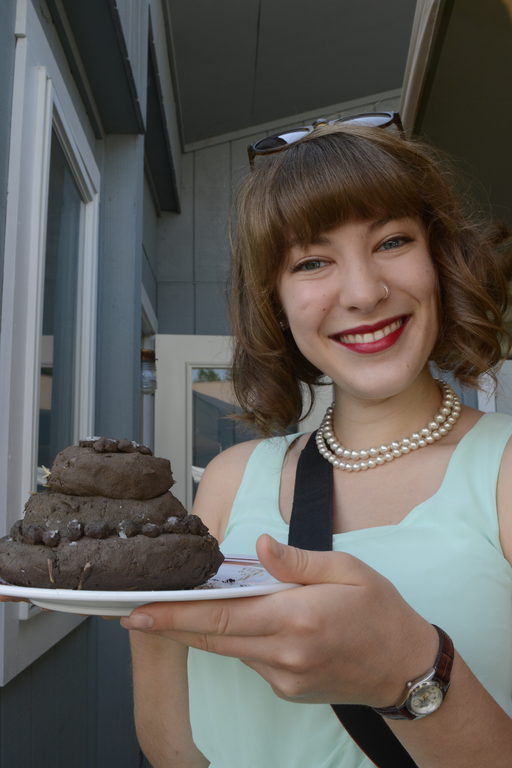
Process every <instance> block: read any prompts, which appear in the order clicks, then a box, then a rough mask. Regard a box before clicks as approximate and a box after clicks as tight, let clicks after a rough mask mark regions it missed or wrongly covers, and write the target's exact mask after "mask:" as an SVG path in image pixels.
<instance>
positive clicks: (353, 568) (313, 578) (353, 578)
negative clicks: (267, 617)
mask: <svg viewBox="0 0 512 768" xmlns="http://www.w3.org/2000/svg"><path fill="white" fill-rule="evenodd" d="M256 550H257V553H258V557H259V560H260V562H261V564H262V565H263V567H264V568H266V570H267V571H268V572H269V573H270V574H272V576H274V578H276V579H279V581H286V582H291V583H296V584H328V583H334V584H346V583H352V584H353V583H354V582H355V583H358V584H360V583H361V579H360V576H362V573H361V574H357V571H359V570H360V567H359V568H358V566H362V565H363V564H362V563H361V562H360V561H359V560H357V558H355V557H352V556H351V555H348V554H345V553H342V552H314V551H312V550H306V549H297V547H290V546H288V545H287V544H281V543H280V542H278V541H276V540H275V539H274V538H272V536H269V535H268V534H266V533H265V534H263V535H262V536H260V537H259V539H258V541H257V543H256ZM358 576H359V578H358Z"/></svg>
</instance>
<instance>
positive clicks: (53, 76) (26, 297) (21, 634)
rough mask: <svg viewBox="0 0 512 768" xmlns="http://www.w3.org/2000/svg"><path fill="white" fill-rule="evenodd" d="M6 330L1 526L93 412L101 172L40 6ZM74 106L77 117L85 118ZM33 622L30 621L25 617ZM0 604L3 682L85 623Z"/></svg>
mask: <svg viewBox="0 0 512 768" xmlns="http://www.w3.org/2000/svg"><path fill="white" fill-rule="evenodd" d="M16 23H17V29H16V35H17V43H16V53H15V65H14V87H13V106H12V118H11V130H10V136H11V143H10V148H9V178H8V198H7V214H6V232H5V261H4V285H3V297H2V316H1V323H0V331H1V334H0V525H1V528H2V533H3V532H5V531H7V530H9V528H10V526H11V524H12V523H13V522H14V520H15V519H17V518H19V517H21V516H22V512H23V507H24V504H25V502H26V501H27V498H28V496H29V494H30V493H31V492H32V491H35V490H36V488H37V472H36V468H37V466H38V465H40V464H44V465H45V466H48V465H50V464H51V462H52V460H53V456H54V454H55V453H56V452H57V451H58V450H59V449H60V448H62V447H64V445H67V444H68V443H70V442H73V441H75V440H76V439H77V437H78V436H79V435H84V434H87V433H90V432H91V431H92V427H93V416H94V380H95V370H94V369H95V327H96V282H97V279H96V273H97V253H98V208H99V189H100V172H99V168H98V164H97V162H96V158H95V151H96V146H95V142H94V141H93V140H91V138H90V137H91V135H92V134H91V133H90V130H89V127H88V124H87V119H86V117H85V111H84V110H82V111H81V112H80V110H79V108H77V102H76V101H75V100H74V98H75V96H72V94H71V91H72V88H73V84H72V83H71V82H70V78H69V73H68V71H67V70H66V71H61V69H60V68H59V64H58V62H57V61H56V59H55V57H54V55H53V53H52V51H51V49H50V48H49V45H48V40H47V38H46V36H45V34H44V32H43V30H42V29H41V25H40V21H39V18H38V16H37V13H36V11H35V9H34V6H33V4H32V3H27V4H25V5H24V4H20V9H19V13H18V16H17V22H16ZM77 109H78V111H77ZM24 619H28V620H24ZM82 620H83V619H82V618H81V617H76V616H72V615H66V614H58V613H54V614H46V613H37V612H36V615H34V611H31V610H27V606H26V604H23V605H22V607H21V608H20V605H19V604H15V603H13V604H9V605H4V606H2V607H1V608H0V685H1V684H5V683H6V682H8V681H9V680H10V679H11V678H12V677H13V676H14V675H16V674H17V673H18V672H19V671H21V670H22V669H24V668H25V667H26V666H28V665H29V664H31V663H32V662H33V661H34V660H35V659H36V658H37V657H38V656H40V655H41V654H42V653H44V652H45V651H46V650H48V648H50V647H51V646H52V645H53V644H54V643H56V642H58V640H60V639H61V638H62V637H63V636H64V635H65V634H66V633H68V632H69V631H70V630H71V629H73V628H74V627H76V626H77V624H78V623H79V622H80V621H82Z"/></svg>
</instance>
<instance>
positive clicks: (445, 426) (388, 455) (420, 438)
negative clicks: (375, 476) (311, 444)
mask: <svg viewBox="0 0 512 768" xmlns="http://www.w3.org/2000/svg"><path fill="white" fill-rule="evenodd" d="M435 381H436V382H437V383H438V384H439V386H440V387H441V392H442V395H443V402H442V403H441V408H440V409H439V411H438V412H437V413H436V414H435V416H434V417H433V419H432V421H430V422H429V423H428V424H427V425H426V426H425V427H423V429H420V430H419V431H418V432H413V434H412V435H410V436H409V437H403V438H402V439H401V440H396V441H393V442H392V443H388V444H387V445H380V446H378V447H376V448H367V449H361V450H359V451H351V450H350V449H349V448H344V447H343V446H342V445H341V443H340V442H339V440H338V439H337V437H336V435H335V434H334V430H333V426H332V416H333V412H334V403H333V404H332V405H331V406H329V408H328V409H327V411H326V413H325V416H324V418H323V420H322V423H321V425H320V427H319V428H318V430H317V433H316V444H317V447H318V450H319V452H320V454H321V455H322V456H323V457H324V459H327V461H329V462H330V463H331V464H332V465H333V467H335V468H336V469H343V470H345V471H346V472H360V471H362V470H366V469H374V468H375V467H379V466H381V465H382V464H386V463H387V462H389V461H393V459H398V458H399V457H400V456H405V455H406V454H407V453H410V452H411V451H417V450H418V448H425V447H426V446H427V445H432V443H434V442H435V441H436V440H440V439H441V438H442V437H444V435H446V434H447V433H448V432H449V431H450V429H452V427H453V425H454V424H455V423H456V422H457V419H458V418H459V416H460V412H461V404H460V400H459V398H458V397H457V395H456V394H455V392H454V391H453V389H452V388H451V387H450V385H449V384H447V382H446V381H441V380H439V379H436V380H435Z"/></svg>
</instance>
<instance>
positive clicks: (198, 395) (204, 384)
mask: <svg viewBox="0 0 512 768" xmlns="http://www.w3.org/2000/svg"><path fill="white" fill-rule="evenodd" d="M192 403H193V414H192V418H193V426H192V430H193V431H192V435H193V443H192V446H193V447H192V478H193V480H194V483H193V491H194V495H195V490H196V487H197V484H198V482H199V480H200V479H201V475H202V473H203V470H204V468H205V467H206V465H207V464H208V462H209V461H211V459H213V458H214V456H216V455H217V454H218V453H220V452H221V451H223V450H225V449H226V448H229V447H230V446H231V445H235V444H236V443H241V442H243V441H244V440H251V439H252V438H254V437H258V435H257V433H256V432H255V431H253V430H252V429H250V428H249V427H247V426H245V425H244V424H243V423H242V422H239V421H237V420H236V419H231V418H229V416H230V414H233V413H240V411H241V409H240V407H239V406H238V405H237V404H236V400H235V395H234V392H233V387H232V385H231V369H230V368H213V367H201V368H193V369H192Z"/></svg>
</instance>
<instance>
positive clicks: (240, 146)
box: [231, 133, 261, 197]
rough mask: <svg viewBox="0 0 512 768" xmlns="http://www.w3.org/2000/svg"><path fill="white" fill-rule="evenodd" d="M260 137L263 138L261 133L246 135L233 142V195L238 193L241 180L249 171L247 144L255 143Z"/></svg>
mask: <svg viewBox="0 0 512 768" xmlns="http://www.w3.org/2000/svg"><path fill="white" fill-rule="evenodd" d="M258 139H261V134H260V133H256V134H253V135H252V136H244V138H243V139H236V140H235V141H232V142H231V191H232V195H233V197H234V196H235V195H236V192H237V189H238V187H239V185H240V182H241V181H242V179H243V178H244V177H245V176H246V175H247V174H248V173H249V158H248V157H247V146H248V145H249V144H254V142H255V141H257V140H258Z"/></svg>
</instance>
